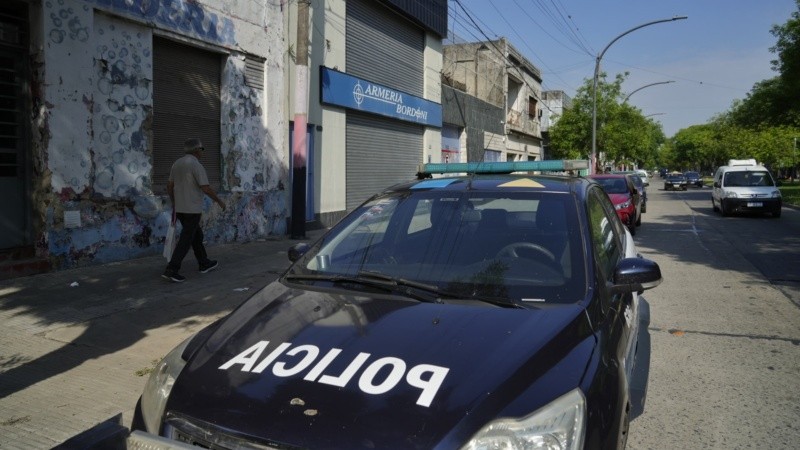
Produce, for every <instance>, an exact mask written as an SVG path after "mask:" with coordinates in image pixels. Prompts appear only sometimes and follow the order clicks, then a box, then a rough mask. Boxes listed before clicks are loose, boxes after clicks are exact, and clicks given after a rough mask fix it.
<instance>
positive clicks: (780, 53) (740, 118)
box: [730, 0, 800, 128]
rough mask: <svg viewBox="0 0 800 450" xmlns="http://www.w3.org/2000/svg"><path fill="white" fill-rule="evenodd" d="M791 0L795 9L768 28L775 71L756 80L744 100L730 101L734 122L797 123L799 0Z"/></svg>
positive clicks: (799, 117)
mask: <svg viewBox="0 0 800 450" xmlns="http://www.w3.org/2000/svg"><path fill="white" fill-rule="evenodd" d="M795 2H796V3H797V9H798V11H795V12H793V13H792V15H791V17H790V18H789V20H787V21H786V23H785V24H783V25H774V26H773V27H772V29H771V30H770V32H771V33H772V35H773V36H775V37H776V38H777V42H776V44H775V46H774V47H772V48H770V51H772V52H773V53H776V54H777V59H774V60H772V69H773V70H774V71H776V72H778V74H779V75H778V76H776V77H774V78H770V79H767V80H763V81H760V82H758V83H756V84H755V85H754V86H753V89H752V90H751V91H750V93H748V94H747V97H746V98H745V99H744V101H741V102H737V103H735V104H734V105H733V107H732V108H731V111H730V116H731V120H733V122H734V123H735V124H736V125H738V126H742V127H746V128H760V127H764V126H794V127H800V0H795Z"/></svg>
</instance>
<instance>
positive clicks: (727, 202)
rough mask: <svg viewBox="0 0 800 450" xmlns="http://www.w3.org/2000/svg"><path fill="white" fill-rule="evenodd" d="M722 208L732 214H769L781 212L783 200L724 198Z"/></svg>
mask: <svg viewBox="0 0 800 450" xmlns="http://www.w3.org/2000/svg"><path fill="white" fill-rule="evenodd" d="M722 206H723V207H724V208H725V210H726V211H730V212H738V213H745V212H760V213H763V212H768V213H774V212H778V211H780V210H781V207H782V206H783V200H782V199H780V198H724V199H722Z"/></svg>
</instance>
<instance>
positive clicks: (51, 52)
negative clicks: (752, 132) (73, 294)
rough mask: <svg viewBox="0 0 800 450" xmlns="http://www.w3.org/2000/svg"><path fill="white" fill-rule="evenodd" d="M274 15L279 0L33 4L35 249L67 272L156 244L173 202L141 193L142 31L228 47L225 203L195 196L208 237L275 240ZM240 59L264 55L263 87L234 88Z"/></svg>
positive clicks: (147, 48) (148, 164) (280, 122)
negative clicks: (269, 237)
mask: <svg viewBox="0 0 800 450" xmlns="http://www.w3.org/2000/svg"><path fill="white" fill-rule="evenodd" d="M282 14H284V13H283V11H282V10H281V6H280V3H279V2H239V1H236V0H215V1H214V0H209V1H189V0H152V1H149V2H138V1H137V2H127V1H118V0H94V1H92V0H85V1H84V0H43V2H42V3H41V4H40V5H38V8H37V10H35V14H34V16H35V17H38V19H37V20H35V22H34V23H33V24H32V35H33V39H32V41H33V45H32V47H33V48H32V54H33V67H34V78H33V82H32V85H33V86H32V93H33V107H32V110H33V139H32V149H31V152H32V156H33V158H32V160H33V161H34V176H35V179H34V183H33V185H34V192H33V199H34V202H33V203H34V204H33V207H34V209H35V215H36V217H35V219H36V220H35V223H36V224H37V230H36V231H37V236H38V239H37V253H38V254H39V255H40V256H43V257H48V258H49V259H50V261H51V263H52V265H53V266H54V267H55V268H66V267H74V266H79V265H86V264H96V263H103V262H109V261H118V260H124V259H129V258H134V257H137V256H143V255H150V254H157V253H160V252H161V249H162V244H163V240H164V235H165V233H166V228H167V224H168V221H169V216H170V212H171V206H170V204H169V200H168V198H167V197H166V196H164V195H156V194H154V193H153V191H152V188H151V178H152V161H153V159H152V157H153V155H152V150H153V146H152V130H151V124H152V118H153V114H154V111H153V97H152V92H153V86H152V80H153V59H152V58H153V55H152V37H153V34H154V32H157V33H160V34H165V35H167V36H171V37H174V38H176V39H181V40H184V41H185V42H187V43H194V44H197V45H203V46H208V47H210V48H214V49H215V50H217V51H222V52H224V53H228V54H229V56H228V57H227V58H226V63H225V65H224V68H223V69H222V97H221V102H222V106H223V107H222V111H223V112H222V117H221V118H220V123H221V137H222V147H221V149H220V151H221V155H222V178H223V180H222V187H223V189H222V193H221V197H222V199H223V201H225V202H226V205H227V210H226V211H225V212H223V211H221V210H220V209H219V208H212V207H211V206H212V205H211V202H210V201H208V199H207V202H206V213H205V214H204V219H203V225H204V230H205V234H206V238H207V240H208V241H209V243H210V244H212V245H213V244H214V243H220V242H233V241H247V240H252V239H255V238H258V237H264V236H267V235H277V234H285V233H286V218H287V215H288V201H287V195H288V193H287V191H286V190H285V186H286V185H287V176H288V175H287V174H288V171H287V161H288V160H287V154H286V132H287V128H288V126H287V124H286V116H285V111H284V109H283V104H284V103H283V101H282V96H283V95H284V81H283V78H284V75H283V66H284V61H283V58H284V53H285V51H286V43H285V41H284V34H283V18H282V17H281V16H282ZM244 53H248V54H252V55H256V56H259V57H262V58H266V63H265V87H264V90H263V91H262V90H259V89H253V88H250V87H248V86H246V85H245V83H244V75H243V74H244V60H243V54H244ZM78 218H79V219H78Z"/></svg>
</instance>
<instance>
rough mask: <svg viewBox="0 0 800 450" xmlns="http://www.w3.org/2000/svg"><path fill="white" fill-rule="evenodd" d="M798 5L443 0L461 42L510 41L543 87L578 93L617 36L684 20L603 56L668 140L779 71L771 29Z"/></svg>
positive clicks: (781, 1) (768, 0)
mask: <svg viewBox="0 0 800 450" xmlns="http://www.w3.org/2000/svg"><path fill="white" fill-rule="evenodd" d="M461 5H463V7H464V8H465V9H466V11H467V13H468V14H467V13H465V11H464V10H463V9H462V7H461ZM797 10H798V7H797V3H796V2H795V0H449V17H448V20H449V28H450V30H451V31H452V32H453V33H455V35H456V36H457V37H459V38H461V39H464V40H466V41H478V40H485V39H486V37H485V36H488V37H489V38H491V39H497V38H500V37H505V38H507V39H508V41H509V42H510V43H511V45H513V46H514V47H515V48H516V49H517V50H518V51H519V52H520V53H522V54H523V55H525V56H526V57H527V58H528V60H529V61H530V62H532V63H533V64H534V65H535V66H536V67H538V68H539V69H540V70H541V72H542V88H543V89H544V90H561V91H564V92H565V93H566V94H567V95H569V96H574V95H575V92H576V90H577V89H578V88H579V87H580V86H582V85H583V84H584V81H585V80H587V79H588V80H591V79H592V77H593V75H594V67H595V59H596V57H597V56H598V54H599V53H600V52H602V50H603V49H604V48H605V47H606V46H607V45H609V44H610V43H611V42H612V41H613V40H614V39H615V38H617V37H618V36H619V35H621V34H623V33H625V32H626V31H628V30H630V29H632V28H635V27H638V26H639V25H643V24H646V23H649V22H653V21H658V20H662V19H670V18H673V17H681V16H686V17H687V18H686V19H681V20H675V21H669V22H664V23H657V24H653V25H648V26H645V27H643V28H640V29H638V30H635V31H632V32H631V33H629V34H626V35H625V36H622V37H621V38H619V40H617V41H616V42H614V43H613V44H611V45H610V47H608V49H607V50H606V52H605V54H604V55H603V57H602V59H601V62H600V70H601V72H605V73H606V74H607V75H608V78H607V79H608V80H613V79H614V77H615V76H616V75H617V74H619V73H625V72H629V75H628V77H627V79H626V81H625V83H624V84H623V85H622V90H623V92H624V93H627V94H630V93H632V92H633V91H636V90H637V89H639V88H642V89H641V90H638V91H636V92H635V93H633V94H632V95H631V96H630V97H629V99H628V103H629V104H631V105H633V106H635V107H637V108H639V109H640V110H641V111H642V114H644V115H645V116H650V117H651V118H652V119H653V120H655V121H657V122H659V123H661V125H662V127H663V130H664V133H665V134H666V136H667V137H671V136H673V135H674V134H675V133H676V132H677V131H679V130H681V129H683V128H686V127H689V126H692V125H698V124H703V123H707V122H708V121H709V120H711V119H712V118H713V116H715V115H717V114H720V113H723V112H725V111H728V110H729V109H730V107H731V105H732V103H733V101H734V100H737V99H739V100H743V99H744V98H746V96H747V94H748V93H749V92H750V91H751V89H752V88H753V85H754V84H756V83H757V82H759V81H762V80H766V79H769V78H773V77H775V76H777V75H778V73H777V72H775V71H774V70H772V65H771V64H770V61H772V60H774V59H776V58H777V55H776V54H775V53H772V52H770V50H769V49H770V48H771V47H773V46H774V45H775V43H776V38H775V36H773V35H772V34H771V33H770V30H771V29H772V26H773V25H783V24H785V23H786V21H787V20H788V19H789V18H790V16H791V14H792V12H795V11H797ZM470 17H471V19H470ZM473 22H474V23H473ZM476 25H477V26H476ZM478 28H480V30H479V29H478ZM484 34H485V36H484ZM668 81H669V83H667V82H668ZM651 83H660V84H655V85H653V86H647V87H644V86H646V85H648V84H651Z"/></svg>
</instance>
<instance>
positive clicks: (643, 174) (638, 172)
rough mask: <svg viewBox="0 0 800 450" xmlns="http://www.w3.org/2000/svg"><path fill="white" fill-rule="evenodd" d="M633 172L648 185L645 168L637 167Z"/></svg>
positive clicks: (648, 177)
mask: <svg viewBox="0 0 800 450" xmlns="http://www.w3.org/2000/svg"><path fill="white" fill-rule="evenodd" d="M633 172H634V173H636V174H638V175H639V176H640V177H642V182H643V183H644V185H645V186H650V175H649V174H648V173H647V171H646V170H643V169H637V170H634V171H633Z"/></svg>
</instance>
